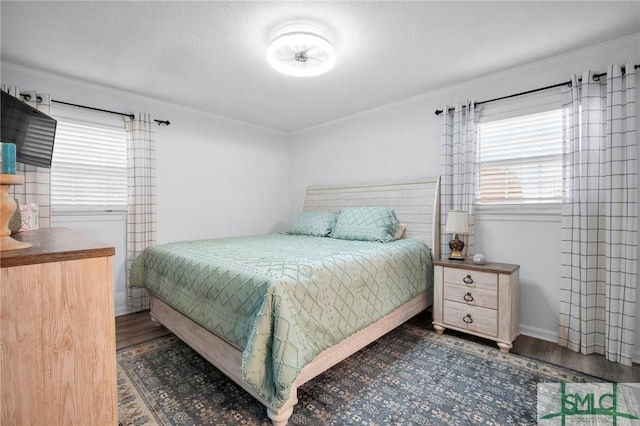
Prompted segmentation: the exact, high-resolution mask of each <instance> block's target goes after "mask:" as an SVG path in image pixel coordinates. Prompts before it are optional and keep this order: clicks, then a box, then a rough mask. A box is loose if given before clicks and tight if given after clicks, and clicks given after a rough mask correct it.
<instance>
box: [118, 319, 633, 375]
mask: <svg viewBox="0 0 640 426" xmlns="http://www.w3.org/2000/svg"><path fill="white" fill-rule="evenodd" d="M410 321H411V322H412V323H414V324H419V325H422V326H424V327H426V328H429V329H432V327H431V314H430V313H429V312H423V313H421V314H419V315H417V316H416V317H414V318H412V319H411V320H410ZM170 333H171V332H170V331H169V330H167V329H166V328H164V327H163V326H159V325H156V324H155V323H153V322H152V321H151V318H150V316H149V311H144V312H138V313H134V314H128V315H122V316H118V317H116V348H117V349H123V348H126V347H129V346H132V345H136V344H138V343H142V342H146V341H149V340H153V339H155V338H157V337H160V336H164V335H167V334H170ZM445 333H447V334H451V335H455V336H459V337H461V338H465V339H469V340H473V341H475V342H479V343H482V344H486V345H488V346H492V347H494V346H495V342H493V341H489V340H485V339H480V338H476V337H474V336H469V335H466V334H464V333H457V332H454V331H450V330H447V331H446V332H445ZM511 352H512V353H516V354H520V355H524V356H527V357H529V358H534V359H538V360H541V361H546V362H548V363H551V364H555V365H559V366H562V367H566V368H570V369H572V370H576V371H581V372H583V373H587V374H591V375H593V376H596V377H600V378H602V379H605V380H607V381H610V382H616V383H638V382H640V365H639V364H634V365H633V366H632V367H626V366H623V365H620V364H616V363H613V362H610V361H607V360H606V359H605V358H604V356H602V355H581V354H578V353H575V352H573V351H570V350H568V349H566V348H562V347H560V346H558V345H557V344H555V343H552V342H547V341H545V340H539V339H535V338H533V337H529V336H522V335H521V336H520V337H518V339H516V341H515V343H514V345H513V349H512V350H511Z"/></svg>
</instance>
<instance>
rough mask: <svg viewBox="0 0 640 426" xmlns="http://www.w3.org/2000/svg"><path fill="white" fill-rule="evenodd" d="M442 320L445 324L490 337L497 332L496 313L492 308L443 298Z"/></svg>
mask: <svg viewBox="0 0 640 426" xmlns="http://www.w3.org/2000/svg"><path fill="white" fill-rule="evenodd" d="M443 320H444V323H445V324H446V325H449V326H451V327H456V328H459V329H462V330H469V331H473V332H475V333H480V334H484V335H487V336H492V337H493V336H496V335H497V334H498V315H497V311H495V310H493V309H487V308H481V307H479V306H469V305H465V304H464V303H457V302H452V301H450V300H445V301H444V318H443Z"/></svg>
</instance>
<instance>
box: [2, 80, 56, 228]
mask: <svg viewBox="0 0 640 426" xmlns="http://www.w3.org/2000/svg"><path fill="white" fill-rule="evenodd" d="M2 90H3V91H5V92H6V93H9V94H10V95H12V96H13V97H16V98H18V99H22V101H24V102H25V103H27V104H29V105H30V106H32V107H34V108H36V109H38V110H39V111H42V112H44V113H45V114H47V115H51V95H49V94H46V93H39V92H36V91H35V90H20V89H19V88H18V87H15V86H10V87H7V86H5V85H3V87H2ZM54 149H55V146H54ZM16 166H17V167H16V168H17V170H16V172H17V173H18V174H22V175H23V176H24V185H13V187H12V193H13V197H14V198H15V199H16V200H18V203H19V204H20V205H28V204H31V203H33V204H36V205H37V206H38V214H39V224H40V228H49V227H50V224H51V169H48V168H46V167H36V166H32V165H27V164H22V163H17V164H16Z"/></svg>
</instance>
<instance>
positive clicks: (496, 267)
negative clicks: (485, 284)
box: [433, 259, 520, 274]
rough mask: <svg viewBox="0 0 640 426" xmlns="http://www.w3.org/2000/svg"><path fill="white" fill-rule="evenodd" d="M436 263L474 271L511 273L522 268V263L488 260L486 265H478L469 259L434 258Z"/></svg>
mask: <svg viewBox="0 0 640 426" xmlns="http://www.w3.org/2000/svg"><path fill="white" fill-rule="evenodd" d="M433 264H434V265H439V266H446V267H448V268H459V269H470V270H472V271H485V272H495V273H498V274H510V273H512V272H514V271H516V270H518V269H519V268H520V265H512V264H510V263H496V262H486V263H485V264H484V265H477V264H475V263H473V262H470V261H468V260H465V261H460V260H448V259H443V260H434V261H433Z"/></svg>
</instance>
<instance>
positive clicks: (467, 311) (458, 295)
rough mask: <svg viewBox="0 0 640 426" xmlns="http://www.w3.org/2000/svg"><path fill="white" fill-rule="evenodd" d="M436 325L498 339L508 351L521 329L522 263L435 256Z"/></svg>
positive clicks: (434, 321)
mask: <svg viewBox="0 0 640 426" xmlns="http://www.w3.org/2000/svg"><path fill="white" fill-rule="evenodd" d="M433 265H434V290H433V328H434V329H435V330H436V332H437V333H438V334H442V333H443V332H444V330H445V329H447V328H450V329H452V330H458V331H462V332H465V333H469V334H473V335H476V336H480V337H484V338H486V339H491V340H495V341H496V342H497V343H498V346H499V347H500V350H501V351H502V352H504V353H507V352H509V350H510V349H511V347H512V346H513V345H512V343H513V341H514V340H515V339H516V337H518V334H519V333H520V332H519V329H518V324H519V314H518V308H519V291H518V286H519V275H518V274H519V270H520V266H519V265H510V264H507V263H491V262H487V263H485V264H484V265H476V264H474V263H471V262H467V261H464V262H461V261H455V260H434V261H433Z"/></svg>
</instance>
